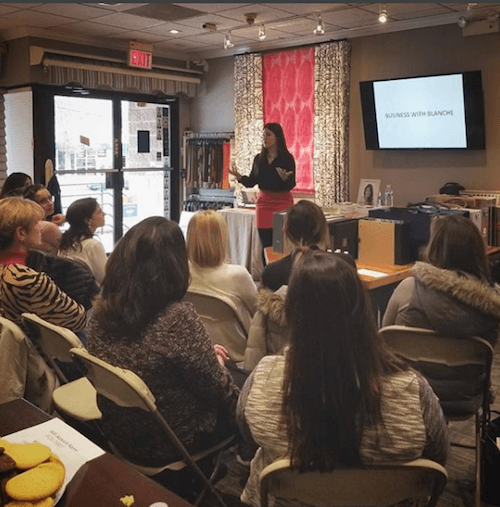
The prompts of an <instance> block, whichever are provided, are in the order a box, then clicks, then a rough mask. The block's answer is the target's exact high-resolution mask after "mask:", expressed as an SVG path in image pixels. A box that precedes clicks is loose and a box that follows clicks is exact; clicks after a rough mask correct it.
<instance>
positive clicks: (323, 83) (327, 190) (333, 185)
mask: <svg viewBox="0 0 500 507" xmlns="http://www.w3.org/2000/svg"><path fill="white" fill-rule="evenodd" d="M315 61H316V63H315V70H314V89H315V97H314V101H315V104H314V162H313V168H314V189H315V193H316V203H317V204H318V205H319V206H322V207H331V206H333V204H334V203H336V202H344V201H347V200H348V199H349V83H350V69H351V44H350V42H349V41H337V42H328V43H326V44H320V45H318V46H317V47H316V50H315Z"/></svg>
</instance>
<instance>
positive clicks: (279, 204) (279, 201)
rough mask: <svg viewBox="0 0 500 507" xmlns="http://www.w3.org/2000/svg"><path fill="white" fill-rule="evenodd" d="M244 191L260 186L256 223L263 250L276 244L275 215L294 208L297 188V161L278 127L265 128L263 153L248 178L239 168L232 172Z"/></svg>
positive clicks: (254, 162) (255, 161) (255, 159)
mask: <svg viewBox="0 0 500 507" xmlns="http://www.w3.org/2000/svg"><path fill="white" fill-rule="evenodd" d="M229 172H230V173H231V174H233V175H234V176H236V179H237V180H238V182H239V183H241V184H242V185H244V186H245V187H253V186H254V185H259V190H260V192H259V198H258V199H257V207H256V210H255V221H256V225H257V229H258V231H259V237H260V241H261V243H262V248H263V249H264V248H266V247H267V246H272V244H273V214H274V213H276V212H277V211H284V210H287V209H288V208H289V207H290V206H292V205H293V197H292V194H291V192H290V190H291V189H292V188H293V187H294V186H295V160H294V158H293V156H292V154H291V153H290V152H289V151H288V149H287V147H286V141H285V136H284V134H283V129H282V128H281V125H280V124H279V123H266V125H264V141H263V143H262V151H261V152H260V153H259V154H258V155H256V157H255V158H254V161H253V165H252V172H251V173H250V175H249V176H242V175H241V174H240V173H239V172H238V170H237V169H236V168H233V170H231V171H229Z"/></svg>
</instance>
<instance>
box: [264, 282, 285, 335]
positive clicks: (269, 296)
mask: <svg viewBox="0 0 500 507" xmlns="http://www.w3.org/2000/svg"><path fill="white" fill-rule="evenodd" d="M287 289H288V286H287V285H283V286H282V287H280V288H279V289H278V290H277V291H276V292H272V291H270V290H269V289H262V290H261V292H260V293H259V296H258V298H257V310H258V311H260V312H262V314H263V315H265V316H266V317H267V318H269V319H271V320H273V321H274V322H276V323H277V324H278V325H280V326H286V315H285V297H286V292H287Z"/></svg>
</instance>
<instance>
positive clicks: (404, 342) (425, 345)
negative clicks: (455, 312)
mask: <svg viewBox="0 0 500 507" xmlns="http://www.w3.org/2000/svg"><path fill="white" fill-rule="evenodd" d="M380 335H381V336H382V337H383V339H384V340H385V342H386V343H387V344H388V345H389V346H390V347H391V348H392V349H393V350H394V352H396V354H397V355H398V356H400V357H402V358H403V359H404V360H406V361H407V362H408V363H409V364H410V365H411V366H412V367H413V368H415V369H416V370H418V371H420V372H421V373H422V375H424V377H426V378H427V380H428V381H429V384H430V385H431V387H432V388H433V389H434V391H435V393H436V395H437V396H438V398H439V399H440V401H441V405H442V407H443V411H444V412H445V415H447V416H449V415H450V414H453V413H455V414H457V415H458V414H459V413H460V412H463V414H464V415H466V414H467V413H469V414H474V413H475V412H477V410H478V409H479V407H480V406H481V405H483V408H486V409H487V407H485V404H487V402H488V390H489V385H490V372H491V362H492V359H493V348H492V346H491V345H490V344H489V343H488V342H487V341H486V340H483V339H482V338H478V337H466V338H450V337H445V336H440V335H439V334H438V333H437V332H435V331H432V330H429V329H420V328H414V327H407V326H397V325H394V326H386V327H384V328H382V329H381V330H380Z"/></svg>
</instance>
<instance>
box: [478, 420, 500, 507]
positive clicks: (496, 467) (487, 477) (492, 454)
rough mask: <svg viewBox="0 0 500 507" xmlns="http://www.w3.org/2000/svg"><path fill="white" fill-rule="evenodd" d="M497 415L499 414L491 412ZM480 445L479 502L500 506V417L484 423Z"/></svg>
mask: <svg viewBox="0 0 500 507" xmlns="http://www.w3.org/2000/svg"><path fill="white" fill-rule="evenodd" d="M492 413H496V414H497V415H499V414H500V412H496V411H492ZM483 437H484V438H483V442H482V444H481V477H482V485H481V500H482V501H484V502H486V503H489V504H491V505H499V506H500V449H499V448H498V446H497V437H498V438H499V444H500V417H496V418H495V419H493V420H490V421H488V422H487V423H486V428H485V431H484V434H483Z"/></svg>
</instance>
